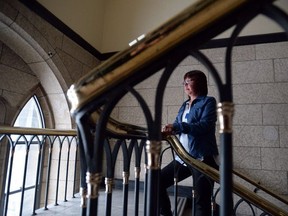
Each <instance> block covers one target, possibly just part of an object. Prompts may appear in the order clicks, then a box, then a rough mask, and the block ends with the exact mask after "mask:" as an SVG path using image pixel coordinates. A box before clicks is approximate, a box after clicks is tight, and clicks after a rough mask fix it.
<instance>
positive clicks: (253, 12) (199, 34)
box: [68, 0, 288, 216]
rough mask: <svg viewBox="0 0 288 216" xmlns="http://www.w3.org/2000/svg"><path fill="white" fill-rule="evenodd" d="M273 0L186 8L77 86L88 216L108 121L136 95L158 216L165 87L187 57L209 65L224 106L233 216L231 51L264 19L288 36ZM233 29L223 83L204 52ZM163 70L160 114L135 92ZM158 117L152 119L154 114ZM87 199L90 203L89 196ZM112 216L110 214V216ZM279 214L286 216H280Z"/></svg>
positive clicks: (149, 200)
mask: <svg viewBox="0 0 288 216" xmlns="http://www.w3.org/2000/svg"><path fill="white" fill-rule="evenodd" d="M272 3H273V1H272V0H265V1H263V0H229V1H227V0H203V1H198V2H197V3H196V4H194V5H192V6H191V7H189V8H187V9H186V10H185V11H183V12H182V13H181V14H179V15H178V16H176V17H174V18H173V19H171V20H169V21H168V22H167V23H165V24H164V25H162V26H160V27H159V28H157V29H156V30H155V31H152V32H151V33H149V34H147V35H146V36H145V38H144V39H142V40H141V41H140V42H138V43H137V44H135V45H133V46H132V47H130V48H128V49H126V50H124V51H122V52H119V53H117V54H116V55H114V56H113V57H112V58H110V59H109V60H107V61H105V62H104V63H103V64H101V65H100V66H98V67H96V68H95V69H94V70H92V71H91V72H90V73H88V74H87V75H86V76H84V77H83V78H81V79H80V80H79V81H78V82H77V83H75V84H74V85H73V86H71V88H70V90H69V92H68V96H69V99H70V102H71V105H72V109H71V112H72V115H73V117H74V118H75V120H76V123H77V127H78V128H77V129H78V131H79V136H80V149H82V157H81V158H82V164H83V167H82V171H83V172H86V171H87V176H86V178H87V179H86V181H87V184H86V182H84V180H83V181H82V183H81V186H82V187H83V189H86V188H88V192H87V193H88V195H87V196H88V200H87V211H88V214H90V215H97V208H98V207H97V200H98V191H99V184H100V182H101V178H102V171H103V167H102V159H103V158H102V156H101V155H102V154H101V153H102V152H103V150H104V148H105V145H104V143H105V139H107V136H108V134H107V133H106V132H105V131H106V127H107V125H108V117H109V116H110V114H111V112H112V110H113V108H114V107H115V106H116V104H117V102H118V101H119V100H120V99H121V98H122V97H123V96H124V95H125V94H126V93H128V92H130V93H131V94H132V95H133V96H134V97H135V98H136V99H137V101H138V102H139V104H140V106H141V108H142V110H143V113H144V115H145V118H146V123H147V141H146V144H145V148H146V154H147V161H146V162H145V164H146V167H147V178H145V183H146V184H145V185H146V187H145V189H146V191H145V207H144V208H145V215H149V216H152V215H157V214H158V208H159V206H158V200H157V198H158V195H157V193H158V184H159V171H160V166H159V156H160V152H161V140H162V135H161V122H162V106H163V95H164V91H165V86H166V84H167V82H168V80H169V77H170V76H171V74H172V73H173V71H174V69H175V68H176V67H177V66H178V64H179V63H180V62H181V61H182V60H183V59H184V58H186V57H187V56H193V57H195V58H197V59H198V60H199V62H200V63H201V64H203V65H204V66H205V67H206V69H207V70H208V72H209V73H211V75H212V77H213V78H214V80H215V84H216V87H217V89H218V93H219V98H220V103H219V105H218V116H219V122H220V131H219V132H220V140H221V143H220V149H221V161H222V163H221V166H220V173H221V174H220V176H221V178H220V185H221V190H220V193H221V196H220V197H221V201H220V204H221V211H220V212H221V215H232V212H233V197H232V188H233V181H232V174H233V172H232V164H233V163H232V117H233V113H234V103H233V93H232V79H231V77H232V69H231V68H232V67H231V64H232V61H231V58H232V49H233V44H234V43H235V41H236V40H237V37H238V35H239V34H240V32H241V30H242V29H243V28H244V27H245V26H246V25H247V24H248V23H249V22H250V21H251V20H252V19H254V18H255V16H257V15H258V14H263V15H265V16H267V17H268V18H270V19H272V20H274V21H275V22H277V23H278V24H279V25H280V26H282V27H283V29H284V30H285V31H288V24H287V23H288V18H287V15H286V14H285V13H284V12H282V11H281V10H280V9H279V8H277V7H276V6H274V5H273V4H272ZM232 26H235V28H234V30H233V32H232V34H231V37H230V38H229V39H228V40H227V41H228V43H227V50H226V62H225V79H224V80H222V79H221V78H220V75H219V72H218V71H217V69H216V68H215V67H214V66H213V64H212V63H211V62H210V60H209V59H208V58H207V57H206V56H205V55H204V54H203V53H202V52H201V51H200V50H199V49H200V48H201V46H202V45H204V44H205V43H206V42H208V41H209V40H211V39H213V38H214V37H215V36H217V35H218V34H220V33H221V32H223V31H225V30H227V29H228V28H230V27H232ZM160 69H163V73H162V76H161V78H160V80H159V83H158V84H157V89H156V96H155V100H154V101H155V106H154V110H150V109H149V107H148V105H147V102H146V101H145V100H144V99H143V97H142V96H141V95H140V94H139V92H137V90H135V89H134V86H135V85H136V84H138V83H139V82H141V81H143V80H145V79H146V78H148V77H150V76H151V75H153V74H155V73H156V72H158V71H159V70H160ZM100 107H101V109H102V111H101V115H100V116H99V118H98V120H97V122H96V126H95V125H94V126H93V128H96V129H95V131H94V132H95V133H93V134H92V133H91V127H90V126H89V125H91V124H89V122H91V115H92V114H93V113H94V112H95V111H96V110H98V109H99V108H100ZM152 113H153V114H152ZM85 197H86V196H85ZM107 215H109V214H107ZM280 215H281V214H280Z"/></svg>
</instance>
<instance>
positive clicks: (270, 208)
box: [163, 134, 288, 216]
mask: <svg viewBox="0 0 288 216" xmlns="http://www.w3.org/2000/svg"><path fill="white" fill-rule="evenodd" d="M163 139H164V140H166V141H168V142H169V143H170V145H171V146H172V148H173V149H174V150H175V152H176V153H177V154H178V155H179V156H180V157H181V159H182V160H183V161H184V162H185V163H187V164H190V165H191V166H193V167H194V168H196V169H197V170H199V171H200V172H202V173H204V174H206V175H207V176H208V177H210V178H211V179H213V180H214V181H215V182H218V183H219V181H220V175H219V171H218V170H216V169H214V168H212V167H210V166H208V165H206V164H205V163H203V162H201V161H199V160H196V159H194V158H192V157H191V156H190V155H189V153H188V152H187V151H186V150H185V149H184V148H183V146H182V145H181V143H180V141H179V140H178V138H177V137H176V136H174V135H169V136H165V135H164V134H163ZM241 176H244V175H241ZM245 179H247V177H245ZM252 182H253V181H251V182H250V183H252ZM220 187H221V186H220ZM233 192H234V193H235V194H237V195H239V196H240V197H242V198H244V199H245V200H247V201H248V202H250V203H251V204H253V205H255V206H257V207H258V208H260V209H262V210H263V211H265V212H267V213H269V214H272V215H281V216H282V215H283V216H284V215H286V216H287V215H288V212H286V211H285V210H283V209H281V208H279V207H278V206H276V205H274V204H273V203H271V202H269V201H267V200H265V199H264V198H262V197H260V196H258V195H257V194H256V193H254V192H252V191H251V190H249V189H247V188H246V187H244V186H242V185H240V184H239V183H237V182H233ZM286 202H287V201H286Z"/></svg>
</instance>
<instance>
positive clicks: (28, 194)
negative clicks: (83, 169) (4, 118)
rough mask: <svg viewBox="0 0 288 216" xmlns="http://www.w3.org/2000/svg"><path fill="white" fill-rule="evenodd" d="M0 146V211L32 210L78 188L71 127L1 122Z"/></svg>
mask: <svg viewBox="0 0 288 216" xmlns="http://www.w3.org/2000/svg"><path fill="white" fill-rule="evenodd" d="M0 149H1V151H0V152H1V160H2V161H1V162H2V163H1V164H2V167H1V178H0V180H1V194H0V195H1V205H0V209H1V210H0V215H31V214H36V209H39V208H42V207H43V208H44V209H48V207H47V206H48V204H51V203H52V202H53V203H54V205H58V199H59V198H61V199H63V201H67V194H68V192H69V195H70V196H72V197H73V196H74V194H75V193H78V192H79V170H78V171H77V163H79V159H78V158H77V157H78V142H77V133H76V131H75V130H70V131H69V130H65V131H64V130H52V129H33V128H15V127H5V126H1V127H0ZM77 182H78V184H77ZM52 183H53V184H52ZM51 185H53V188H51ZM54 187H55V188H54ZM68 187H69V188H68ZM59 188H61V190H59ZM43 194H44V196H43ZM41 197H42V199H41ZM43 197H44V198H43Z"/></svg>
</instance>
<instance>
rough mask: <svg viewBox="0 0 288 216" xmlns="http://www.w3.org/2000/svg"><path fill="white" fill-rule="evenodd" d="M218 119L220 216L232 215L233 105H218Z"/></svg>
mask: <svg viewBox="0 0 288 216" xmlns="http://www.w3.org/2000/svg"><path fill="white" fill-rule="evenodd" d="M217 111H218V117H219V123H220V130H219V132H220V136H221V147H220V149H221V154H220V156H221V157H220V158H221V161H220V187H221V190H220V192H221V201H220V203H221V207H220V215H221V216H231V215H233V196H232V186H233V182H232V167H233V158H232V117H233V112H234V104H233V103H232V102H223V103H220V104H218V110H217Z"/></svg>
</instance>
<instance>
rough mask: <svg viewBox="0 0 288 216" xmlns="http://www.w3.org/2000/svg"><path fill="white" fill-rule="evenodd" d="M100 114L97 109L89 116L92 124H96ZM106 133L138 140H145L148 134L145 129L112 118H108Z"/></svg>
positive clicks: (99, 110)
mask: <svg viewBox="0 0 288 216" xmlns="http://www.w3.org/2000/svg"><path fill="white" fill-rule="evenodd" d="M100 114H101V109H97V110H96V111H95V112H93V113H92V114H91V117H90V118H91V121H92V122H93V123H94V124H96V123H97V121H98V119H99V118H100ZM106 131H107V132H110V133H112V134H114V135H115V136H126V137H127V136H129V137H138V138H146V137H147V133H148V131H147V128H144V127H140V126H137V125H132V124H128V123H123V122H119V121H117V120H116V119H114V118H112V117H109V118H108V121H107V125H106Z"/></svg>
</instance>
